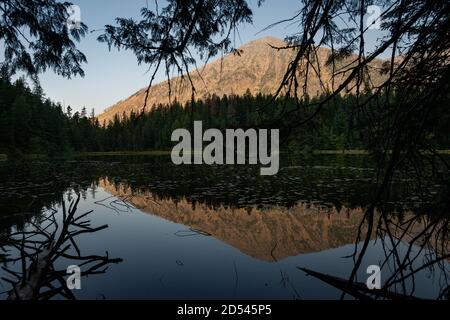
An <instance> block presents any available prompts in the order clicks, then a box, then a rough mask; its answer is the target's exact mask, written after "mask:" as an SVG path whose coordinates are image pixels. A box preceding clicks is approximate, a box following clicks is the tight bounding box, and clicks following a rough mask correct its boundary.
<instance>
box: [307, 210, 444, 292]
mask: <svg viewBox="0 0 450 320" xmlns="http://www.w3.org/2000/svg"><path fill="white" fill-rule="evenodd" d="M374 221H375V227H374V232H375V234H376V236H377V241H380V242H381V246H382V248H383V252H384V258H383V259H382V260H381V261H380V265H379V266H380V268H381V269H382V270H389V274H388V276H387V277H386V278H385V279H383V286H382V288H381V289H380V290H368V289H367V287H366V285H365V283H359V282H358V281H357V277H356V273H357V272H358V270H359V269H360V267H361V265H362V259H363V258H364V257H365V255H366V254H367V247H368V242H369V241H368V240H367V239H369V240H370V239H371V238H372V236H371V234H370V231H368V230H364V231H363V230H362V229H361V228H362V226H363V225H364V220H362V221H361V224H360V229H359V234H358V240H357V242H356V244H355V248H354V253H353V254H352V255H351V257H353V259H354V262H355V264H354V267H353V269H352V271H351V276H352V275H354V278H353V280H346V279H340V278H337V277H334V276H331V275H325V274H321V273H319V272H316V271H313V270H308V269H305V268H300V269H301V270H303V271H304V272H306V273H307V274H308V275H311V276H313V277H316V278H317V279H319V280H321V281H324V282H326V283H328V284H329V285H332V286H334V287H336V288H338V289H340V290H342V298H344V297H345V295H347V294H348V295H350V296H353V297H354V298H357V299H371V298H375V299H411V298H415V297H414V295H415V291H416V282H415V280H416V279H415V278H416V276H417V274H418V273H419V272H424V271H426V270H427V271H428V272H430V273H431V274H432V275H433V278H434V275H436V274H438V273H439V274H440V275H441V276H440V278H439V279H434V280H437V281H438V282H439V286H440V287H439V290H440V293H439V295H438V296H437V297H436V298H437V299H448V298H449V290H450V270H449V267H448V261H447V260H448V259H449V258H450V254H449V238H448V232H449V215H448V214H433V215H426V216H423V215H411V216H408V217H407V218H405V219H399V218H398V216H392V215H387V214H385V213H381V214H376V215H374ZM363 235H364V237H365V241H364V242H363V246H362V249H361V250H360V245H359V239H360V237H361V236H363ZM366 243H367V245H366ZM402 244H406V246H405V247H403V248H402V250H400V249H401V245H402ZM438 271H439V272H438ZM382 273H383V272H382ZM383 274H387V273H386V272H385V273H383ZM350 279H352V278H350ZM430 281H431V280H430Z"/></svg>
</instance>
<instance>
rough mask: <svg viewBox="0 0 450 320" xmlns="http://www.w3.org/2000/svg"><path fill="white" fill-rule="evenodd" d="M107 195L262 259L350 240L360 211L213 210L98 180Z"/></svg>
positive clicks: (306, 208) (301, 208) (301, 206)
mask: <svg viewBox="0 0 450 320" xmlns="http://www.w3.org/2000/svg"><path fill="white" fill-rule="evenodd" d="M99 186H100V187H103V188H104V189H105V190H106V191H108V192H109V193H111V194H113V195H116V196H118V197H121V198H125V197H126V200H127V201H128V202H130V203H131V204H133V205H134V206H135V207H137V208H138V209H140V210H142V211H144V212H148V213H151V214H155V215H157V216H159V217H161V218H163V219H166V220H169V221H172V222H175V223H179V224H183V225H186V226H189V227H191V228H193V229H197V230H201V231H204V232H207V233H209V234H211V235H212V236H214V237H215V238H217V239H219V240H221V241H223V242H226V243H228V244H229V245H231V246H233V247H235V248H237V249H239V250H240V251H242V252H243V253H245V254H247V255H249V256H252V257H254V258H257V259H261V260H265V261H273V260H280V259H283V258H286V257H289V256H296V255H298V254H300V253H309V252H319V251H322V250H326V249H329V248H336V247H340V246H343V245H346V244H352V243H354V241H355V238H356V235H357V229H358V226H359V224H360V222H361V219H362V216H363V210H362V209H347V208H342V209H341V210H340V211H337V210H336V209H335V208H333V209H331V210H329V209H325V208H320V207H315V206H314V205H305V204H299V205H297V206H294V207H292V208H290V209H284V208H271V209H264V210H258V209H229V208H225V207H223V206H222V207H218V208H214V209H213V208H211V207H210V206H206V205H202V204H196V205H195V206H193V205H192V203H190V202H188V201H186V200H181V201H178V202H174V201H173V200H171V199H156V198H154V196H153V195H152V193H150V192H147V191H145V192H143V191H142V192H141V191H139V193H136V192H132V190H131V189H130V188H127V187H124V186H120V187H118V188H116V187H115V185H113V184H111V183H109V182H108V181H107V180H102V181H100V184H99Z"/></svg>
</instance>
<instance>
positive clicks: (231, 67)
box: [98, 37, 382, 123]
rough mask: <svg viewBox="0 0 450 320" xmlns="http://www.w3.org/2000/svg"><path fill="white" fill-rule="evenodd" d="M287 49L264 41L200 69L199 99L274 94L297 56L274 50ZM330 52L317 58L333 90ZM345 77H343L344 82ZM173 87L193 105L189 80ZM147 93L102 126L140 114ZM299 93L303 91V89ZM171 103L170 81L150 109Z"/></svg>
mask: <svg viewBox="0 0 450 320" xmlns="http://www.w3.org/2000/svg"><path fill="white" fill-rule="evenodd" d="M285 45H286V43H285V42H284V41H283V40H280V39H277V38H273V37H264V38H261V39H258V40H255V41H252V42H249V43H247V44H245V45H243V46H242V47H240V48H239V50H238V51H239V52H240V53H239V54H228V55H226V56H224V57H223V58H221V59H218V60H216V61H213V62H211V63H208V64H206V65H205V66H203V67H199V68H198V71H197V70H193V71H191V78H192V80H193V83H194V87H195V89H196V98H197V99H202V98H204V97H207V96H208V95H212V94H215V95H217V96H223V95H225V94H226V95H243V94H245V93H246V91H247V90H249V91H250V93H252V94H258V93H263V94H270V93H274V92H275V91H276V90H277V89H278V86H279V85H280V83H281V81H282V79H283V76H284V74H285V72H286V69H287V67H288V65H289V62H291V61H292V58H293V56H294V54H295V52H294V51H293V50H276V49H274V48H273V47H272V46H275V47H282V46H285ZM330 52H331V51H330V50H329V49H326V48H320V49H319V50H318V57H317V58H318V62H319V66H320V68H321V73H322V85H324V86H326V87H331V69H330V68H331V67H330V66H327V64H326V61H327V60H328V58H329V55H330ZM352 58H353V57H349V58H346V59H344V61H342V64H345V63H351V60H350V59H352ZM381 64H382V62H381V61H375V62H373V63H372V64H371V66H372V67H374V68H373V69H374V70H376V69H378V68H381ZM300 77H301V74H300ZM344 77H345V74H342V75H341V79H343V78H344ZM371 78H372V80H373V79H375V82H378V81H379V79H380V76H379V75H375V72H374V76H372V74H371ZM341 79H336V80H335V85H336V84H339V80H341ZM377 80H378V81H377ZM170 87H171V89H172V95H171V97H172V101H173V100H175V99H176V100H177V101H179V102H181V103H183V104H184V103H186V102H188V101H190V99H191V97H192V90H191V86H190V83H189V81H188V80H187V78H186V77H185V78H184V79H182V78H181V77H176V78H173V79H171V81H170ZM146 90H147V88H144V89H142V90H139V91H138V92H136V93H135V94H133V95H132V96H131V97H129V98H127V99H125V100H122V101H120V102H118V103H116V104H115V105H113V106H112V107H110V108H108V109H107V110H106V111H105V112H104V113H103V114H101V115H100V116H99V117H98V119H99V121H100V123H103V122H104V121H106V122H108V121H109V120H111V119H113V117H114V115H116V114H118V115H119V116H122V114H123V113H124V112H125V113H126V114H130V113H131V112H132V111H134V112H139V111H141V110H142V107H143V106H144V99H145V95H146ZM299 90H302V88H300V89H299ZM321 91H322V90H321V83H320V81H319V78H318V77H317V76H315V75H314V74H313V72H311V71H310V72H309V80H308V94H309V95H310V96H315V95H317V94H318V93H319V92H321ZM169 102H170V99H169V83H168V81H164V82H161V83H159V84H156V85H154V86H152V87H151V89H150V92H149V97H148V100H147V106H148V108H151V107H152V106H154V105H158V104H167V103H169Z"/></svg>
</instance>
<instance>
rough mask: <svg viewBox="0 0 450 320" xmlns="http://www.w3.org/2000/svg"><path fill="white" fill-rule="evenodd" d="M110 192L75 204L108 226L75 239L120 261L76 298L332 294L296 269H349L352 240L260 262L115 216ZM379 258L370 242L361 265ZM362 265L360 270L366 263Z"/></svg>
mask: <svg viewBox="0 0 450 320" xmlns="http://www.w3.org/2000/svg"><path fill="white" fill-rule="evenodd" d="M107 197H110V195H109V194H108V193H106V192H105V191H103V190H102V189H98V190H97V192H96V194H95V199H93V198H92V193H91V192H87V200H85V201H83V200H82V201H81V202H80V204H79V210H78V214H82V213H84V212H87V211H89V210H92V209H94V213H93V214H92V215H91V216H90V220H91V221H92V226H94V227H97V226H100V225H103V224H108V225H109V228H108V229H106V230H103V231H100V232H98V233H97V234H93V235H83V236H80V237H79V238H78V241H77V244H78V246H79V247H80V248H81V251H82V254H83V255H89V254H104V253H105V251H108V253H109V256H110V257H111V258H122V259H123V260H124V261H123V262H122V263H121V264H118V265H111V266H109V269H108V271H107V274H106V275H93V276H90V277H88V278H83V279H82V290H81V291H77V292H76V294H77V296H78V297H79V298H86V299H95V298H102V297H103V296H104V297H106V298H108V299H113V298H135V299H144V298H169V299H170V298H178V299H188V298H191V299H192V298H199V299H200V298H231V299H232V298H242V299H245V298H247V299H281V298H283V299H292V298H305V299H311V298H320V299H337V298H339V296H340V293H339V292H338V291H337V290H336V289H333V288H332V287H330V286H328V285H326V284H324V283H322V282H320V281H319V280H315V279H314V278H312V277H307V276H305V275H304V274H303V272H302V271H300V270H298V269H297V267H298V266H300V267H306V268H309V269H312V270H315V271H319V272H323V273H327V274H330V275H335V276H338V277H342V278H346V277H348V275H349V273H350V269H349V268H350V267H351V259H345V258H342V257H344V256H347V255H349V254H351V253H352V252H353V246H352V245H351V244H349V245H345V246H343V247H340V248H337V249H329V250H325V251H322V252H317V253H309V254H301V253H300V254H299V255H297V256H295V257H289V258H286V259H283V260H281V261H279V262H276V263H275V262H265V261H261V260H258V259H254V258H251V257H249V256H247V255H245V254H243V253H242V252H240V251H239V250H237V249H236V248H233V247H231V246H230V245H228V244H226V243H223V242H220V241H219V240H217V239H215V238H214V237H206V236H201V235H195V236H190V237H180V236H177V235H176V234H179V231H186V230H189V226H183V225H180V224H175V223H172V222H167V221H165V220H163V219H161V218H159V217H157V216H153V215H149V214H144V213H142V212H140V211H139V210H137V209H134V210H132V212H125V211H124V212H120V213H118V212H116V211H113V210H108V209H106V208H105V207H104V206H101V205H98V204H96V203H95V201H99V200H102V199H105V198H107ZM114 199H115V198H110V199H109V201H113V200H114ZM116 207H119V206H118V205H116ZM119 208H120V207H119ZM402 249H404V246H403V248H402ZM382 258H383V253H382V250H381V248H380V246H379V245H374V244H373V242H372V243H371V245H369V251H368V254H367V255H366V258H365V259H364V261H363V263H362V266H369V265H371V264H379V261H380V260H381V259H382ZM422 258H423V257H420V258H419V259H418V260H419V261H421V260H422ZM68 264H72V263H69V262H67V261H61V260H60V261H59V262H57V267H58V266H59V267H60V268H62V269H65V268H66V267H67V265H68ZM361 269H362V271H364V270H365V267H362V268H361ZM383 272H388V271H387V269H386V270H383ZM427 275H428V272H427V271H425V272H422V273H421V274H419V275H418V276H417V277H416V287H417V289H416V294H417V295H422V296H431V297H436V296H437V292H438V289H439V287H438V286H437V283H436V281H435V280H434V282H433V280H432V279H433V278H427ZM0 276H3V274H2V273H1V272H0ZM383 276H387V275H386V274H385V273H383V274H382V278H383ZM438 276H439V272H438V273H437V274H436V277H438ZM366 278H367V275H365V273H364V272H360V273H359V281H360V282H365V279H366Z"/></svg>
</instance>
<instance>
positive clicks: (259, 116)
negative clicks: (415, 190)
mask: <svg viewBox="0 0 450 320" xmlns="http://www.w3.org/2000/svg"><path fill="white" fill-rule="evenodd" d="M316 99H317V100H320V97H318V98H316ZM353 99H354V97H353V96H351V95H350V96H348V97H346V98H340V99H339V98H338V99H335V101H333V102H332V103H333V107H332V108H324V112H322V113H320V114H319V116H318V117H315V119H314V120H313V121H311V122H309V123H308V124H307V125H306V126H301V127H298V128H295V132H292V131H289V132H287V130H284V132H283V131H282V133H284V135H285V136H286V139H284V140H283V144H282V147H284V148H289V149H291V150H295V151H311V150H345V149H347V150H348V149H358V150H364V149H366V148H367V147H368V146H367V144H368V143H369V142H370V139H369V137H368V136H367V135H368V133H366V132H365V124H364V121H361V119H360V118H359V119H360V120H359V122H356V121H353V118H354V115H355V112H356V111H355V110H354V106H355V103H354V101H353ZM330 104H331V103H330ZM296 108H298V105H297V104H296V103H295V101H294V100H293V99H292V100H287V99H284V98H283V99H276V100H274V99H273V97H272V96H266V95H261V94H260V95H257V96H251V95H250V94H249V93H248V94H246V95H244V96H223V97H217V96H215V95H212V96H210V97H208V98H206V99H204V100H197V101H195V102H194V103H186V104H185V105H181V104H179V103H177V102H174V103H173V104H172V105H170V106H166V105H159V106H154V107H153V108H152V109H151V110H150V111H149V112H148V113H145V114H135V113H131V114H130V115H125V114H123V115H122V116H120V117H119V116H118V115H117V116H116V117H115V118H114V120H113V121H109V123H99V122H98V120H97V118H96V117H95V115H94V110H93V109H90V110H88V109H87V108H86V107H84V108H83V109H82V110H81V112H78V111H77V112H74V111H73V110H72V108H71V107H70V106H68V107H67V108H63V107H62V106H61V105H60V104H57V103H54V102H52V101H50V100H49V99H45V94H44V92H43V91H42V89H41V87H40V86H39V85H35V86H34V88H30V87H29V86H28V85H27V83H26V81H25V80H23V79H19V80H17V81H15V82H14V83H11V82H10V81H8V80H1V81H0V153H5V154H10V155H16V156H20V155H24V154H44V155H50V156H56V155H57V156H61V155H65V154H70V153H74V152H99V151H149V150H167V149H169V148H171V147H172V146H173V143H172V142H171V141H170V137H171V133H172V132H173V130H175V129H177V128H187V129H189V128H190V126H191V124H192V122H193V121H194V120H201V121H203V127H204V128H205V129H206V128H219V129H225V128H243V129H245V128H250V127H258V126H260V127H274V128H275V127H277V123H276V120H274V119H277V118H280V117H282V116H283V114H282V113H289V112H300V111H298V110H297V109H296ZM374 110H376V109H375V108H374ZM368 121H370V120H368ZM282 127H284V128H286V127H287V126H286V124H283V126H282ZM436 130H439V132H436V134H435V135H433V136H431V137H430V139H434V140H435V141H434V143H435V144H436V145H437V146H438V148H440V149H449V148H450V134H449V133H450V132H449V128H445V127H441V128H436Z"/></svg>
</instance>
